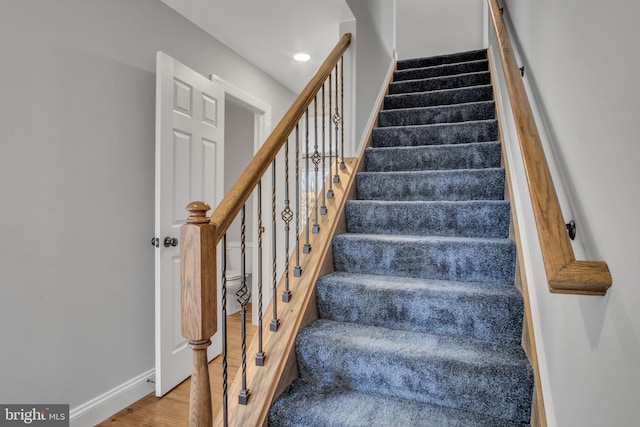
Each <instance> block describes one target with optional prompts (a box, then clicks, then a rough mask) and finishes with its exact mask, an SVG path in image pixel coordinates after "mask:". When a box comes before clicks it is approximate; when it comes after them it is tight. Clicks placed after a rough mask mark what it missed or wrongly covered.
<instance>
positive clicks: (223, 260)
mask: <svg viewBox="0 0 640 427" xmlns="http://www.w3.org/2000/svg"><path fill="white" fill-rule="evenodd" d="M220 264H221V268H222V325H221V329H222V330H221V332H222V421H223V422H224V426H225V427H227V425H228V418H229V417H228V412H229V409H228V407H229V403H228V399H229V396H228V392H227V388H228V375H229V373H228V371H229V368H228V364H227V235H226V234H225V235H224V236H222V254H221V256H220Z"/></svg>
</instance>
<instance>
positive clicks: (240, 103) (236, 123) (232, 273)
mask: <svg viewBox="0 0 640 427" xmlns="http://www.w3.org/2000/svg"><path fill="white" fill-rule="evenodd" d="M209 78H210V79H211V80H214V81H217V82H218V83H220V84H221V85H222V86H223V87H224V89H225V141H227V142H226V143H227V145H226V146H225V156H224V157H225V158H224V163H225V168H224V170H225V176H224V194H225V195H226V194H227V193H228V192H229V190H230V189H231V187H232V186H233V184H234V183H235V182H236V180H237V179H238V177H239V176H240V175H241V173H242V171H244V169H245V167H246V166H247V164H248V163H249V161H250V160H251V159H252V158H253V156H254V155H255V153H256V152H257V151H258V150H259V149H260V147H261V146H262V144H263V142H264V141H265V139H266V137H267V136H268V135H269V133H270V132H271V106H270V105H268V104H266V103H264V102H262V101H260V100H258V99H257V98H255V97H253V96H252V95H250V94H249V93H247V92H246V91H244V90H243V89H240V88H239V87H236V86H234V85H232V84H230V83H229V82H226V81H225V80H223V79H221V78H219V77H217V76H215V75H210V76H209ZM227 138H228V139H227ZM254 193H255V192H254ZM257 211H258V207H257V198H256V197H255V194H254V195H252V196H251V197H250V198H249V199H248V200H247V203H246V205H245V218H246V220H245V235H246V238H245V246H246V250H245V253H246V265H245V267H246V274H247V275H248V277H247V286H248V288H249V290H250V292H251V300H250V302H251V303H252V304H251V309H252V316H251V318H252V323H254V324H257V322H258V304H257V302H258V300H257V298H258V289H257V287H258V282H259V280H258V268H257V266H258V262H257V257H258V253H257V250H254V248H255V245H256V244H257V242H256V239H257V229H258V225H257ZM265 233H266V235H269V233H270V230H269V229H267V230H266V232H265ZM240 237H241V236H240V220H239V218H236V219H235V220H234V222H233V224H232V225H231V227H230V228H229V230H228V232H227V315H231V314H233V313H234V312H235V311H237V310H239V309H240V307H239V304H238V303H237V300H236V295H235V291H236V290H237V288H239V286H240V283H239V282H240V279H241V273H240V261H239V260H240V252H241V251H240V241H241V239H240ZM263 274H264V272H263ZM232 277H235V278H236V280H230V279H231V278H232ZM219 283H221V281H219ZM234 286H235V287H234ZM218 292H219V296H221V292H222V290H221V289H219V290H218ZM218 301H219V304H221V301H222V298H218ZM268 301H269V293H268V292H265V293H263V304H266V303H268ZM220 308H221V306H220V307H219V309H220ZM219 313H221V310H219ZM219 320H220V319H219Z"/></svg>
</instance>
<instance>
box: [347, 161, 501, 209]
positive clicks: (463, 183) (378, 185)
mask: <svg viewBox="0 0 640 427" xmlns="http://www.w3.org/2000/svg"><path fill="white" fill-rule="evenodd" d="M356 189H357V193H358V199H361V200H389V201H436V200H440V201H462V200H502V199H504V170H503V169H477V170H464V171H433V172H380V173H378V172H364V173H359V174H358V175H357V176H356Z"/></svg>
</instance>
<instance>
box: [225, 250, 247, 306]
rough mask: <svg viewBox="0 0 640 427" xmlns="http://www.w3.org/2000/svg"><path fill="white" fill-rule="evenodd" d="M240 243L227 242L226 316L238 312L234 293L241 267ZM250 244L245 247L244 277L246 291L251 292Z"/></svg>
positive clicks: (238, 287)
mask: <svg viewBox="0 0 640 427" xmlns="http://www.w3.org/2000/svg"><path fill="white" fill-rule="evenodd" d="M241 254H242V251H241V249H240V242H227V259H226V261H227V316H229V315H231V314H233V313H237V312H238V311H240V308H241V307H240V303H239V302H238V297H237V295H236V292H237V291H238V290H239V289H240V286H241V285H242V283H241V280H240V279H241V277H242V275H241V274H240V265H241V262H242V261H241ZM251 254H252V252H251V244H249V243H248V244H246V245H245V276H246V280H247V290H248V291H249V292H251V260H252V255H251Z"/></svg>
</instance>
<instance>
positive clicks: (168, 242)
mask: <svg viewBox="0 0 640 427" xmlns="http://www.w3.org/2000/svg"><path fill="white" fill-rule="evenodd" d="M170 246H174V247H175V246H178V239H176V238H175V237H165V238H164V247H165V248H168V247H170Z"/></svg>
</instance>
